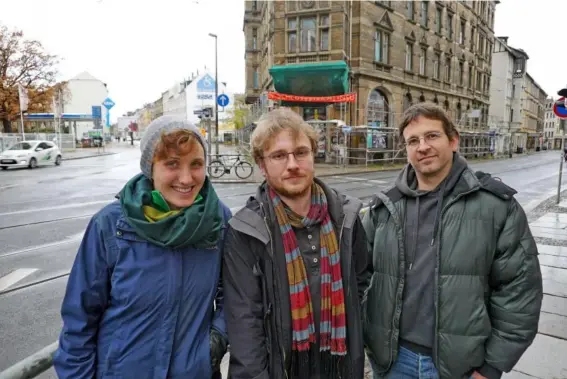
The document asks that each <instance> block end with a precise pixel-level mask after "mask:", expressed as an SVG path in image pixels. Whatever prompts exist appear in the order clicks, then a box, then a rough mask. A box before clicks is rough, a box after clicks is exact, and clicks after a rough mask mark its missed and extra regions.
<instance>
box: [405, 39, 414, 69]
mask: <svg viewBox="0 0 567 379" xmlns="http://www.w3.org/2000/svg"><path fill="white" fill-rule="evenodd" d="M412 69H413V45H412V43H411V42H406V70H407V71H412Z"/></svg>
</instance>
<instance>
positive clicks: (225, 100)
mask: <svg viewBox="0 0 567 379" xmlns="http://www.w3.org/2000/svg"><path fill="white" fill-rule="evenodd" d="M229 102H230V99H229V98H228V96H227V95H225V94H224V93H223V94H221V95H219V97H217V104H218V105H220V106H221V107H226V106H227V105H228V103H229Z"/></svg>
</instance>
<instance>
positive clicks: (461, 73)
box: [459, 62, 465, 86]
mask: <svg viewBox="0 0 567 379" xmlns="http://www.w3.org/2000/svg"><path fill="white" fill-rule="evenodd" d="M464 84H465V62H459V85H461V86H462V85H464Z"/></svg>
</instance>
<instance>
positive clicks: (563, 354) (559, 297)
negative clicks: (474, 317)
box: [502, 195, 567, 379]
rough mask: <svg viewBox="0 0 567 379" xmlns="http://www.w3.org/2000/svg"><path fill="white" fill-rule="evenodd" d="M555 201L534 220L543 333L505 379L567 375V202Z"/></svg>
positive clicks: (557, 378) (550, 378)
mask: <svg viewBox="0 0 567 379" xmlns="http://www.w3.org/2000/svg"><path fill="white" fill-rule="evenodd" d="M563 196H564V195H563ZM553 201H554V199H550V200H548V201H546V203H547V204H546V205H544V208H543V210H540V211H539V214H538V215H537V216H536V217H535V221H533V222H531V223H530V228H531V231H532V234H533V236H534V237H535V239H536V242H537V244H538V250H539V262H540V266H541V273H542V276H543V292H544V296H543V305H542V309H541V315H540V320H539V332H538V335H537V337H536V338H535V340H534V342H533V344H532V346H530V348H529V349H528V350H527V351H526V353H525V354H524V355H523V356H522V358H521V359H520V361H519V362H518V364H517V365H516V367H514V370H513V371H512V372H511V373H509V374H505V375H503V376H502V377H503V378H504V379H528V378H539V379H564V378H567V230H566V229H567V201H563V202H561V203H560V204H559V205H558V206H556V205H555V203H554V202H553Z"/></svg>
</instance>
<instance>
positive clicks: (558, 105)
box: [553, 97, 567, 118]
mask: <svg viewBox="0 0 567 379" xmlns="http://www.w3.org/2000/svg"><path fill="white" fill-rule="evenodd" d="M553 113H555V115H556V116H557V117H559V118H567V108H565V98H564V97H560V98H559V100H557V101H556V102H555V103H554V104H553Z"/></svg>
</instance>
